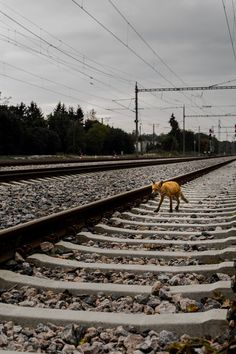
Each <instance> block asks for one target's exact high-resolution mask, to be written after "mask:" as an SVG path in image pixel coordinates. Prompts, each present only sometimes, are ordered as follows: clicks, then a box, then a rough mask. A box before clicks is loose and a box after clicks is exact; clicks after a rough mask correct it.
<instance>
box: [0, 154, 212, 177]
mask: <svg viewBox="0 0 236 354" xmlns="http://www.w3.org/2000/svg"><path fill="white" fill-rule="evenodd" d="M215 158H217V157H215ZM199 159H206V158H199V157H192V158H189V157H182V158H168V159H156V160H152V159H151V160H141V161H140V160H134V161H129V162H127V161H126V162H124V161H123V162H122V161H118V162H115V163H104V164H97V165H95V164H93V165H92V164H90V165H85V166H84V165H83V166H69V167H50V168H48V167H46V168H36V169H34V168H31V169H22V170H12V171H0V182H2V183H3V182H5V183H8V182H12V181H19V180H27V179H34V178H43V177H53V176H63V175H70V174H82V173H92V172H99V171H109V170H116V169H125V168H136V167H145V166H152V165H161V164H171V163H180V162H188V161H194V160H199Z"/></svg>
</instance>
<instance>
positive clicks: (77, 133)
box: [0, 102, 134, 155]
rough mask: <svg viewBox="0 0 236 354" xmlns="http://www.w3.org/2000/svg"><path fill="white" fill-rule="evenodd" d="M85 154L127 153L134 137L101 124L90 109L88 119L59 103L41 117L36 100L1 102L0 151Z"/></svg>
mask: <svg viewBox="0 0 236 354" xmlns="http://www.w3.org/2000/svg"><path fill="white" fill-rule="evenodd" d="M58 152H61V153H75V154H86V155H100V154H104V155H110V154H121V153H124V154H130V153H133V152H134V138H133V136H132V135H131V134H127V133H126V132H124V131H123V130H121V129H115V128H112V127H110V126H108V125H104V124H101V123H100V122H99V121H98V120H97V119H96V114H95V112H94V111H93V110H92V111H91V114H90V116H89V117H88V119H86V120H85V119H84V113H83V111H82V109H81V107H80V106H78V107H77V108H76V109H74V108H73V107H68V108H67V107H66V106H65V105H64V104H62V103H58V104H57V106H56V107H55V109H54V110H53V112H52V113H50V114H49V115H48V116H47V117H44V115H43V113H42V111H41V109H40V108H39V107H38V106H37V104H36V103H34V102H31V104H30V105H29V106H26V105H25V104H24V103H21V104H19V105H16V106H7V105H1V106H0V154H1V155H14V154H55V153H58Z"/></svg>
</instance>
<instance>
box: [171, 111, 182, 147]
mask: <svg viewBox="0 0 236 354" xmlns="http://www.w3.org/2000/svg"><path fill="white" fill-rule="evenodd" d="M169 123H170V126H171V131H170V132H169V135H170V137H171V138H172V145H171V149H170V150H171V151H173V150H179V147H180V145H181V131H180V128H179V123H178V122H177V120H176V119H175V116H174V114H173V113H172V114H171V117H170V120H169Z"/></svg>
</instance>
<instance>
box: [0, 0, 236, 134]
mask: <svg viewBox="0 0 236 354" xmlns="http://www.w3.org/2000/svg"><path fill="white" fill-rule="evenodd" d="M223 4H225V11H226V14H227V16H225V11H224V7H223ZM81 7H82V8H81ZM235 11H236V1H235V0H224V1H222V0H145V1H144V0H119V1H118V0H75V1H73V0H40V1H38V0H3V1H1V0H0V27H1V28H0V52H1V56H0V83H1V84H0V91H1V93H2V94H1V101H0V103H6V102H7V100H6V98H9V97H11V98H10V99H9V104H17V103H20V102H22V101H23V102H24V103H25V104H29V103H30V102H31V101H34V102H36V103H37V104H38V105H39V107H41V109H42V111H43V113H44V114H45V115H46V114H48V113H50V112H52V111H53V109H54V108H55V106H56V104H57V103H58V102H59V101H61V102H63V103H65V104H66V105H67V106H69V105H70V106H74V107H76V106H77V105H80V106H81V108H82V109H83V111H84V113H85V114H86V113H87V112H89V111H90V110H91V109H94V110H95V111H96V113H97V117H98V118H99V119H100V120H101V118H103V122H105V123H107V124H109V125H111V126H113V127H115V128H122V129H124V130H125V131H128V132H132V130H134V129H135V123H134V120H135V113H134V103H135V101H134V97H135V82H136V81H137V82H138V87H139V88H162V87H168V88H173V87H183V86H210V85H215V84H220V83H224V84H225V85H236V57H235V53H234V51H233V48H232V47H233V46H235V51H236V43H235V40H236V21H235ZM227 20H228V25H229V28H230V31H229V30H228V26H227ZM230 36H231V40H232V42H231V41H230ZM235 97H236V90H211V91H188V92H186V91H184V92H181V93H179V92H164V93H160V92H158V93H144V92H140V93H139V95H138V98H139V108H140V110H139V126H140V127H141V131H142V133H146V134H148V133H152V131H153V124H155V126H154V128H155V132H156V133H158V134H159V133H161V132H168V131H169V130H170V128H169V123H168V120H169V118H170V115H171V113H174V114H175V116H176V119H177V120H178V122H179V124H180V127H181V128H182V124H183V123H182V121H183V108H182V107H183V105H185V114H186V116H188V115H207V114H208V115H212V114H216V115H218V114H221V115H224V114H234V113H235V116H236V100H235ZM219 120H220V122H221V140H222V139H225V138H227V137H228V139H229V140H230V141H231V140H232V138H233V135H234V129H233V128H234V124H236V118H235V117H215V118H211V117H195V118H190V117H186V129H192V130H194V131H197V130H198V127H199V126H200V127H201V131H204V132H208V130H209V128H211V127H212V126H214V132H215V134H216V136H217V137H218V122H219Z"/></svg>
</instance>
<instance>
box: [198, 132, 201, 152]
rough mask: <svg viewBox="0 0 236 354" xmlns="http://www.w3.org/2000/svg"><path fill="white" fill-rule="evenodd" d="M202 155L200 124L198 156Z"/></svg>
mask: <svg viewBox="0 0 236 354" xmlns="http://www.w3.org/2000/svg"><path fill="white" fill-rule="evenodd" d="M200 155H201V137H200V125H199V126H198V156H200Z"/></svg>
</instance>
